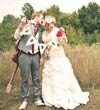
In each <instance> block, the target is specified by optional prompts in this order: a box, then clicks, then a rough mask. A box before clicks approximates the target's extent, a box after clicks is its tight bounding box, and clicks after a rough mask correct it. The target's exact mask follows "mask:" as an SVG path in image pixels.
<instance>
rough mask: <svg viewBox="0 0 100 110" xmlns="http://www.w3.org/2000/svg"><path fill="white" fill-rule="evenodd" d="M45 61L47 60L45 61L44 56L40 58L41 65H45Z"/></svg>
mask: <svg viewBox="0 0 100 110" xmlns="http://www.w3.org/2000/svg"><path fill="white" fill-rule="evenodd" d="M44 62H45V61H44V58H43V57H41V58H40V66H42V65H44Z"/></svg>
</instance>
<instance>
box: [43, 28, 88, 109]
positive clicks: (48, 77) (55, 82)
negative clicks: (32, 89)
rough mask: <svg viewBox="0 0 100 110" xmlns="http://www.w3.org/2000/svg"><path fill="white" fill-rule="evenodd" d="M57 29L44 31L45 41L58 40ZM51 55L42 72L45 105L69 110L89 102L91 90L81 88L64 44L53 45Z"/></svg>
mask: <svg viewBox="0 0 100 110" xmlns="http://www.w3.org/2000/svg"><path fill="white" fill-rule="evenodd" d="M57 31H58V29H57V28H55V29H53V31H52V32H51V33H49V34H47V33H46V32H44V33H43V41H44V42H50V41H51V40H57V36H56V32H57ZM49 56H50V59H48V60H46V62H45V64H44V69H43V73H42V97H43V100H44V102H45V105H47V106H55V107H57V108H60V107H62V108H64V109H65V110H67V109H74V108H75V107H77V106H78V105H80V104H87V102H88V101H89V98H88V96H89V92H83V91H82V90H81V88H80V86H79V83H78V81H77V79H76V77H75V75H74V73H73V69H72V66H71V63H70V61H69V59H68V58H67V57H66V56H65V53H64V50H63V48H62V46H58V47H52V48H51V49H50V53H49Z"/></svg>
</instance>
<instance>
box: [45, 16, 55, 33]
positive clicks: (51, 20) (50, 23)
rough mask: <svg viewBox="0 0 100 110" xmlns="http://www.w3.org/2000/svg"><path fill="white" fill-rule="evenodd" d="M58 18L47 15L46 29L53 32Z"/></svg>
mask: <svg viewBox="0 0 100 110" xmlns="http://www.w3.org/2000/svg"><path fill="white" fill-rule="evenodd" d="M55 24H56V19H55V17H54V16H50V15H47V16H45V30H46V31H48V32H51V31H52V29H53V27H55Z"/></svg>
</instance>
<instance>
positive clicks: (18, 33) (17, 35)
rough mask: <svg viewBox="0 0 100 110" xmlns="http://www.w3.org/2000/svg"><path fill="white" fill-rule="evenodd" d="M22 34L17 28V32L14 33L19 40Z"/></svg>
mask: <svg viewBox="0 0 100 110" xmlns="http://www.w3.org/2000/svg"><path fill="white" fill-rule="evenodd" d="M20 37H21V35H20V32H19V29H16V31H15V33H14V39H16V40H18V39H20Z"/></svg>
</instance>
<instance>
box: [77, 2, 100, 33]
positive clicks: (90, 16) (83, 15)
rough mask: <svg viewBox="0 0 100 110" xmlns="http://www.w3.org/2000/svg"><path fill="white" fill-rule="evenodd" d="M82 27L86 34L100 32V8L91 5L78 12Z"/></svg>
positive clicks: (93, 4)
mask: <svg viewBox="0 0 100 110" xmlns="http://www.w3.org/2000/svg"><path fill="white" fill-rule="evenodd" d="M78 13H79V19H80V22H81V26H82V28H83V29H84V32H85V33H89V34H92V33H94V32H95V30H97V31H100V6H98V5H97V4H96V3H91V2H90V3H89V4H88V6H87V7H86V6H82V8H81V9H79V10H78Z"/></svg>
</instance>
